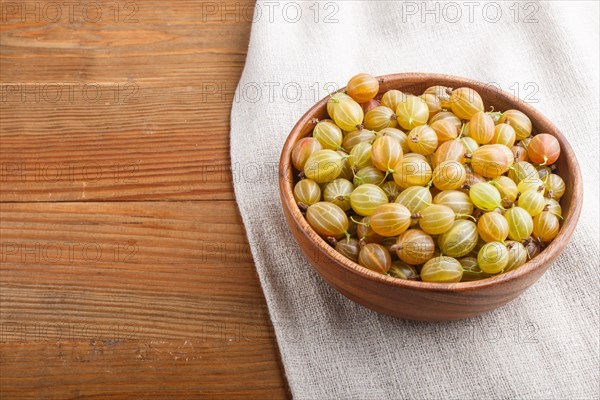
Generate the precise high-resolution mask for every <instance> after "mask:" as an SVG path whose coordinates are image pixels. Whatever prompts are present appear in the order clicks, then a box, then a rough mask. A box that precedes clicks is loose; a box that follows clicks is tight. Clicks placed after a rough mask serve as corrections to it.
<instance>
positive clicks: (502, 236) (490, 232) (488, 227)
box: [477, 211, 508, 242]
mask: <svg viewBox="0 0 600 400" xmlns="http://www.w3.org/2000/svg"><path fill="white" fill-rule="evenodd" d="M477 232H478V233H479V236H481V238H482V239H483V240H484V241H486V242H504V241H505V240H506V238H507V237H508V221H507V220H506V218H504V215H502V214H500V213H498V212H493V211H492V212H486V213H485V214H483V215H482V216H481V217H480V218H479V220H478V221H477Z"/></svg>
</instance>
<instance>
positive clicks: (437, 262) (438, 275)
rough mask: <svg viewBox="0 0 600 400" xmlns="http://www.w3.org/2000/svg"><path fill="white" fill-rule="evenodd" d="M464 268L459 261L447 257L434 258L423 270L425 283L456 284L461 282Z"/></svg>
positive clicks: (422, 278) (422, 276)
mask: <svg viewBox="0 0 600 400" xmlns="http://www.w3.org/2000/svg"><path fill="white" fill-rule="evenodd" d="M462 275H463V268H462V265H461V264H460V262H458V260H457V259H455V258H452V257H446V256H439V257H434V258H432V259H431V260H429V261H427V262H426V263H425V265H423V268H422V269H421V280H423V282H437V283H454V282H460V280H461V278H462Z"/></svg>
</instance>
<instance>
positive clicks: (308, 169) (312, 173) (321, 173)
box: [304, 150, 342, 183]
mask: <svg viewBox="0 0 600 400" xmlns="http://www.w3.org/2000/svg"><path fill="white" fill-rule="evenodd" d="M341 172H342V157H341V156H340V155H339V154H338V153H337V152H335V151H333V150H318V151H315V152H314V153H313V154H312V155H311V156H310V157H309V158H308V160H306V164H304V176H306V177H307V178H308V179H312V180H313V181H315V182H317V183H327V182H331V181H332V180H334V179H335V178H337V177H338V176H339V175H340V173H341Z"/></svg>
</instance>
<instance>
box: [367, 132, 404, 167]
mask: <svg viewBox="0 0 600 400" xmlns="http://www.w3.org/2000/svg"><path fill="white" fill-rule="evenodd" d="M402 155H403V153H402V147H401V146H400V142H398V140H397V139H395V138H393V137H391V136H380V137H378V138H377V139H375V141H374V142H373V145H372V147H371V160H372V161H373V165H374V166H375V167H376V168H377V169H379V170H381V171H392V170H393V169H394V167H395V166H396V164H398V163H399V162H400V161H401V160H402Z"/></svg>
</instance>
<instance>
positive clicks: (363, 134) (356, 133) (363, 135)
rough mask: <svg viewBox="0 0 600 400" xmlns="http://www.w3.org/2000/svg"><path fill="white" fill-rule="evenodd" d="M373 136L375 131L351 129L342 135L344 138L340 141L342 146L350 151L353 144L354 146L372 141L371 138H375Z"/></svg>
mask: <svg viewBox="0 0 600 400" xmlns="http://www.w3.org/2000/svg"><path fill="white" fill-rule="evenodd" d="M375 137H376V136H375V132H373V131H370V130H368V129H359V130H353V131H352V132H350V133H348V134H347V135H346V136H344V140H343V141H342V147H343V148H344V149H345V150H346V151H350V152H351V151H352V149H353V148H354V146H356V145H357V144H359V143H362V142H367V143H372V142H373V140H375Z"/></svg>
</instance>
